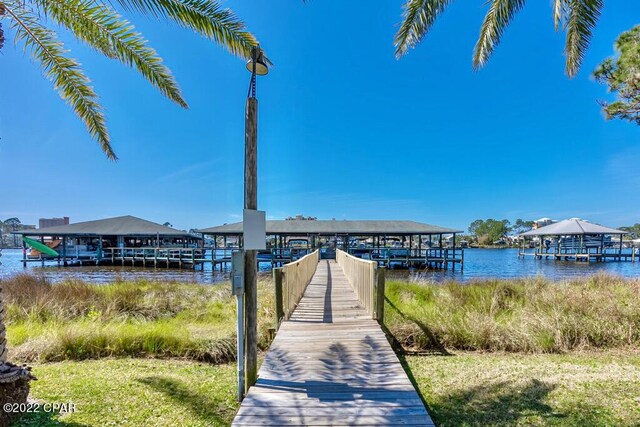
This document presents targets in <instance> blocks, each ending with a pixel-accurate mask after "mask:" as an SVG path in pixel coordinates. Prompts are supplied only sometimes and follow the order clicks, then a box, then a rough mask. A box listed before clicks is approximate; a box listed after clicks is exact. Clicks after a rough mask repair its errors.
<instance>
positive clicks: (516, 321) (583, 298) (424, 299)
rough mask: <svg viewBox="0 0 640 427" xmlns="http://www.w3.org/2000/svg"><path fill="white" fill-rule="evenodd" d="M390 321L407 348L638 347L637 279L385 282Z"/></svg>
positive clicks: (549, 350) (639, 282)
mask: <svg viewBox="0 0 640 427" xmlns="http://www.w3.org/2000/svg"><path fill="white" fill-rule="evenodd" d="M386 296H387V309H386V311H385V316H386V318H385V321H386V323H387V327H388V328H389V330H390V331H391V333H392V334H393V335H394V336H395V337H396V339H397V340H398V341H399V342H400V343H401V344H402V345H403V346H404V347H405V348H407V349H411V350H432V349H439V350H442V349H446V348H449V349H460V350H483V351H507V352H527V353H533V352H542V353H552V352H553V353H557V352H565V351H569V350H575V349H593V348H614V347H627V346H637V345H639V344H640V280H638V279H635V280H633V279H623V278H619V277H614V276H608V275H595V276H592V277H585V278H581V279H574V280H569V281H563V282H551V281H549V280H545V279H542V278H529V279H519V280H484V281H477V282H474V283H470V284H460V283H456V282H449V283H444V284H433V283H408V282H399V281H392V282H389V283H387V292H386Z"/></svg>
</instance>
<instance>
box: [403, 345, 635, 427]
mask: <svg viewBox="0 0 640 427" xmlns="http://www.w3.org/2000/svg"><path fill="white" fill-rule="evenodd" d="M406 362H407V363H408V365H409V367H410V369H411V372H412V374H413V376H414V378H415V380H416V382H417V383H418V385H419V389H420V392H421V393H422V396H423V398H424V399H425V401H426V402H427V404H428V407H429V412H430V413H431V416H432V418H433V420H434V422H435V423H436V425H438V426H487V425H489V426H491V425H495V426H498V425H499V426H503V425H557V426H580V427H583V426H638V425H640V352H626V353H625V352H622V351H608V352H602V353H600V352H589V353H577V354H570V355H557V354H555V355H549V354H546V355H531V354H528V355H527V354H496V353H494V354H487V353H484V354H483V353H458V354H457V355H454V356H408V357H407V358H406Z"/></svg>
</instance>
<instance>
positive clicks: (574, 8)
mask: <svg viewBox="0 0 640 427" xmlns="http://www.w3.org/2000/svg"><path fill="white" fill-rule="evenodd" d="M566 2H567V9H568V10H567V15H566V23H565V29H566V31H567V41H566V45H565V54H566V56H567V60H566V65H565V69H566V72H567V75H569V77H574V76H575V75H576V74H577V73H578V70H579V69H580V65H581V64H582V61H583V59H584V54H585V52H586V51H587V48H588V47H589V42H590V40H591V33H592V31H593V29H594V28H595V26H596V24H597V23H598V18H600V12H601V11H602V8H603V7H604V2H603V0H566Z"/></svg>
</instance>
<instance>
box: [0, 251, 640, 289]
mask: <svg viewBox="0 0 640 427" xmlns="http://www.w3.org/2000/svg"><path fill="white" fill-rule="evenodd" d="M2 255H3V256H2V257H0V262H1V263H2V265H0V278H2V277H8V276H11V275H14V274H16V273H21V272H29V273H33V274H38V275H40V274H42V275H44V276H46V277H48V278H49V279H50V280H52V281H54V282H58V281H62V280H65V279H68V278H75V279H83V280H85V281H88V282H93V283H107V282H112V281H114V280H116V279H123V280H130V279H137V278H145V279H149V280H169V281H181V282H195V283H203V284H216V283H220V282H224V281H226V280H228V278H229V275H228V272H220V271H219V270H217V271H212V269H211V264H205V269H204V271H201V270H196V271H194V270H178V269H166V268H158V269H154V268H142V267H114V266H112V267H109V266H100V267H95V266H94V267H58V266H57V265H55V264H51V265H47V266H45V267H42V266H41V265H40V264H38V263H30V264H28V265H27V267H26V268H23V267H22V264H21V263H20V259H22V250H20V249H3V250H2ZM261 266H262V267H261V269H262V270H263V271H264V274H268V273H267V270H266V269H267V268H268V264H267V263H264V264H261ZM598 272H607V273H611V274H615V275H619V276H625V277H640V262H636V263H631V262H606V263H591V264H586V263H576V262H565V261H553V260H534V259H532V257H527V258H526V259H519V258H518V250H517V249H467V250H465V267H464V272H460V270H459V268H456V269H455V270H454V271H452V270H447V271H429V272H426V273H422V272H420V271H413V272H410V273H407V272H404V273H400V272H398V273H395V272H394V273H390V274H391V275H393V276H396V275H404V276H407V275H409V274H411V275H417V276H419V277H420V278H421V279H426V280H433V281H442V280H446V279H456V280H459V281H469V280H474V279H479V278H487V277H498V278H515V277H529V276H545V277H548V278H550V279H566V278H571V277H579V276H588V275H592V274H595V273H598Z"/></svg>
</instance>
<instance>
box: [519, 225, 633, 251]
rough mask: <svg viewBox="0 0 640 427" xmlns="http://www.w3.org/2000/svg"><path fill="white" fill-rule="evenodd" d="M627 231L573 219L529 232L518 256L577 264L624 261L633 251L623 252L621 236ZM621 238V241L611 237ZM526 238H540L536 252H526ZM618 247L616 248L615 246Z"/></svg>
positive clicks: (522, 236) (523, 235)
mask: <svg viewBox="0 0 640 427" xmlns="http://www.w3.org/2000/svg"><path fill="white" fill-rule="evenodd" d="M624 234H627V232H625V231H622V230H618V229H616V228H610V227H605V226H603V225H599V224H594V223H592V222H589V221H585V220H582V219H580V218H570V219H565V220H564V221H560V222H556V223H553V224H550V225H547V226H544V227H540V228H537V229H535V230H531V231H527V232H526V233H522V234H520V235H519V236H520V237H521V238H522V248H521V250H520V251H519V252H518V256H523V257H524V256H526V255H532V256H534V257H535V258H538V259H541V258H542V257H545V258H546V259H548V258H549V257H552V258H554V259H556V260H561V259H564V260H574V261H587V262H589V261H592V260H595V261H605V260H607V259H611V260H616V261H622V260H625V261H626V260H627V259H628V258H632V260H633V251H631V252H629V253H628V254H627V253H625V252H624V250H623V249H624V248H623V242H622V236H623V235H624ZM614 235H615V236H619V242H615V243H617V244H618V245H616V244H615V243H614V242H613V241H612V239H611V237H612V236H614ZM527 238H538V239H539V242H538V245H537V247H535V248H534V251H533V253H530V252H527V251H526V250H525V241H526V240H527ZM616 246H617V247H616Z"/></svg>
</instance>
